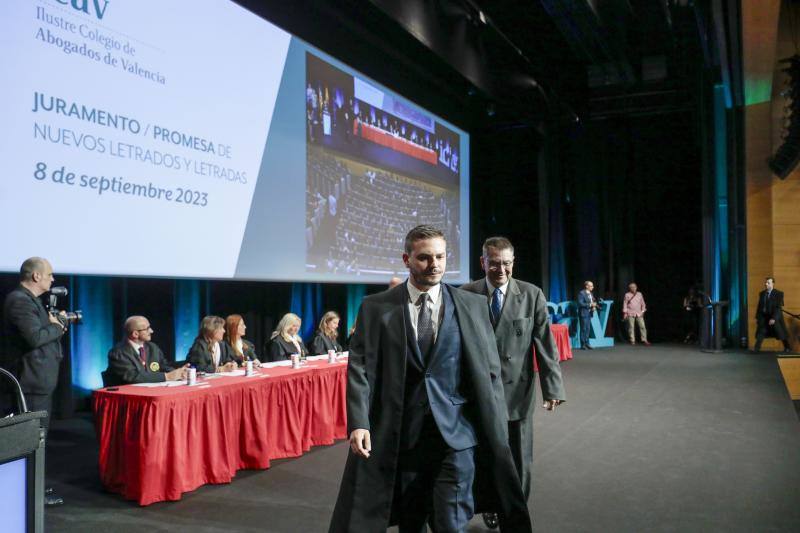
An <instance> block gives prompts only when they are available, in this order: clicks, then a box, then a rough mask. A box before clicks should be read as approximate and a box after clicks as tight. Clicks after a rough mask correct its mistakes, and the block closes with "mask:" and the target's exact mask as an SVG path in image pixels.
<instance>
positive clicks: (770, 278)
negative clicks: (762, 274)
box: [764, 276, 775, 285]
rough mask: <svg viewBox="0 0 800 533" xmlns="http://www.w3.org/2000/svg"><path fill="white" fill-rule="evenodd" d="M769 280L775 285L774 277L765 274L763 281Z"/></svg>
mask: <svg viewBox="0 0 800 533" xmlns="http://www.w3.org/2000/svg"><path fill="white" fill-rule="evenodd" d="M769 280H772V284H773V285H775V278H773V277H772V276H767V277H766V278H764V281H769Z"/></svg>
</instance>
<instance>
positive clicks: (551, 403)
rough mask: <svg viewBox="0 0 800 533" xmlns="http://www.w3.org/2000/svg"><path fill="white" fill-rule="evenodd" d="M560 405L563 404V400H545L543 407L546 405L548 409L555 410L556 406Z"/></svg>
mask: <svg viewBox="0 0 800 533" xmlns="http://www.w3.org/2000/svg"><path fill="white" fill-rule="evenodd" d="M558 405H561V400H545V402H544V404H543V405H542V407H544V408H545V409H547V410H548V411H555V409H556V406H558Z"/></svg>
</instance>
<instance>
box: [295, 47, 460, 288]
mask: <svg viewBox="0 0 800 533" xmlns="http://www.w3.org/2000/svg"><path fill="white" fill-rule="evenodd" d="M306 140H307V147H308V148H307V157H306V164H307V168H306V234H305V238H306V270H308V271H313V272H318V273H334V274H351V275H353V274H355V275H359V274H386V275H387V276H392V275H400V276H403V275H405V274H406V273H407V270H406V268H405V266H404V265H403V261H402V257H401V255H402V252H403V241H404V238H405V235H406V233H407V232H408V230H410V229H411V228H413V227H414V226H416V225H419V224H431V225H434V226H436V227H438V228H440V229H442V231H444V232H445V235H446V237H447V241H448V258H447V270H448V272H457V271H459V269H460V265H459V242H460V233H461V230H460V228H459V185H460V164H459V146H460V144H459V142H460V139H459V135H458V134H457V133H455V132H454V131H452V130H450V129H449V128H447V127H445V126H444V125H442V124H440V123H439V122H438V121H436V119H435V118H434V117H433V116H432V115H430V114H428V113H426V112H425V111H424V110H422V109H420V108H418V107H416V106H412V105H410V104H408V103H407V102H405V101H401V100H400V99H398V98H396V97H394V96H393V95H392V94H391V93H388V92H386V91H383V90H381V89H379V88H378V87H376V86H374V85H373V84H371V83H369V82H367V81H365V80H362V79H359V78H357V77H354V76H352V75H350V74H347V73H345V72H343V71H341V70H339V69H337V68H336V67H334V66H332V65H330V64H329V63H327V62H325V61H323V60H322V59H320V58H318V57H316V56H314V55H312V54H310V53H307V54H306Z"/></svg>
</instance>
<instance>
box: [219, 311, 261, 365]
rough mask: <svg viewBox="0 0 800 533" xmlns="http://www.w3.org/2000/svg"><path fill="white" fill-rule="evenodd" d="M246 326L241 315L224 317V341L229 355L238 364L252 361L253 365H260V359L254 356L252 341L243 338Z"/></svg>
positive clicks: (254, 349)
mask: <svg viewBox="0 0 800 533" xmlns="http://www.w3.org/2000/svg"><path fill="white" fill-rule="evenodd" d="M246 331H247V326H245V324H244V319H243V318H242V315H228V316H227V317H226V318H225V339H224V340H225V343H226V344H227V345H228V347H229V348H230V350H231V355H233V359H234V360H235V361H236V363H237V364H239V366H242V365H244V363H245V361H253V366H255V367H259V366H261V361H259V360H258V357H257V356H256V348H255V346H254V345H253V343H252V342H250V341H249V340H247V339H245V338H244V334H245V332H246Z"/></svg>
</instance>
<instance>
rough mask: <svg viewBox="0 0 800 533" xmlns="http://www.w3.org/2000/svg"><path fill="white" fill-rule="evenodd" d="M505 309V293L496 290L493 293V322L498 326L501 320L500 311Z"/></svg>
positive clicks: (498, 289)
mask: <svg viewBox="0 0 800 533" xmlns="http://www.w3.org/2000/svg"><path fill="white" fill-rule="evenodd" d="M502 309H503V291H501V290H500V288H499V287H498V288H496V289H495V290H494V292H493V293H492V320H494V323H495V324H497V321H498V320H500V311H501V310H502Z"/></svg>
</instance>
